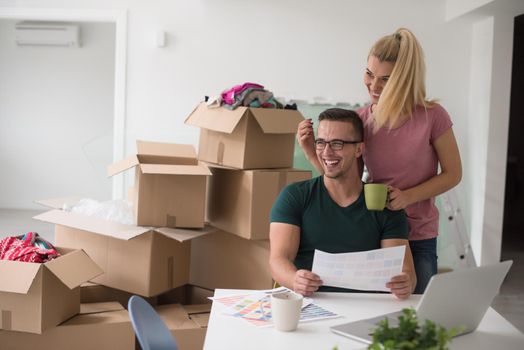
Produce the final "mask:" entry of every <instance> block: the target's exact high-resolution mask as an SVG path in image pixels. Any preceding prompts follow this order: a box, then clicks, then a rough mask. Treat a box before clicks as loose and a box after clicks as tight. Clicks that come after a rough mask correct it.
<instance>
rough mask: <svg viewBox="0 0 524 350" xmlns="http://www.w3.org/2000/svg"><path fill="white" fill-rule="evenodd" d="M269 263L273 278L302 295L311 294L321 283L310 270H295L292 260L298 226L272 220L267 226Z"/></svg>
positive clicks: (295, 250) (298, 242)
mask: <svg viewBox="0 0 524 350" xmlns="http://www.w3.org/2000/svg"><path fill="white" fill-rule="evenodd" d="M269 242H270V253H269V265H270V267H271V274H272V276H273V279H274V280H275V281H277V282H278V283H279V284H280V285H282V286H285V287H287V288H289V289H292V290H294V291H295V292H297V293H300V294H302V295H306V296H308V295H311V294H313V292H315V291H316V290H318V288H319V287H320V286H321V285H322V281H321V280H320V278H319V277H318V276H317V275H316V274H314V273H313V272H311V271H308V270H297V268H296V267H295V265H294V264H293V260H295V257H296V256H297V252H298V247H299V244H300V227H298V226H295V225H290V224H284V223H279V222H272V223H271V225H270V227H269Z"/></svg>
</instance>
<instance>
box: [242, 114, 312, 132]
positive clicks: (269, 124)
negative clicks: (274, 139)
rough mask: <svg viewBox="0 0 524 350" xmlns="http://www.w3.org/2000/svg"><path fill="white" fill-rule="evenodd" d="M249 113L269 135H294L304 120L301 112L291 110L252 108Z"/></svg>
mask: <svg viewBox="0 0 524 350" xmlns="http://www.w3.org/2000/svg"><path fill="white" fill-rule="evenodd" d="M249 111H250V112H251V113H252V114H253V116H254V117H255V119H256V120H257V122H258V125H260V127H261V128H262V130H263V131H264V132H265V133H268V134H294V133H296V132H297V127H298V124H299V123H300V122H301V121H302V120H304V117H302V114H300V112H299V111H294V110H289V109H267V108H250V109H249Z"/></svg>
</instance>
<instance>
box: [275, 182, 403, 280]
mask: <svg viewBox="0 0 524 350" xmlns="http://www.w3.org/2000/svg"><path fill="white" fill-rule="evenodd" d="M270 221H271V222H280V223H286V224H291V225H295V226H298V227H300V245H299V248H298V252H297V256H296V258H295V261H294V264H295V266H296V267H297V269H306V270H311V267H312V265H313V255H314V252H315V249H319V250H322V251H325V252H328V253H350V252H357V251H366V250H371V249H378V248H380V241H381V240H383V239H394V238H396V239H408V232H409V231H408V224H407V221H406V215H405V213H404V211H403V210H400V211H391V210H388V209H384V210H383V211H370V210H368V209H367V208H366V204H365V202H364V194H363V192H362V193H361V194H360V196H359V197H358V199H357V200H356V201H355V202H354V203H352V204H351V205H349V206H347V207H341V206H339V205H338V204H337V203H336V202H335V201H333V199H331V196H330V195H329V193H328V191H327V189H326V187H325V186H324V181H323V177H322V176H319V177H316V178H314V179H311V180H307V181H301V182H296V183H293V184H290V185H288V186H287V187H286V188H284V189H283V190H282V192H281V193H280V195H279V196H278V198H277V200H276V201H275V203H274V204H273V207H272V208H271V215H270Z"/></svg>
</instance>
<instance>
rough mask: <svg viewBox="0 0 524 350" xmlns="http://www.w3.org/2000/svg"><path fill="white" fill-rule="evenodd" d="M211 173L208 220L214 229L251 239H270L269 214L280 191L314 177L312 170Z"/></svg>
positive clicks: (227, 170)
mask: <svg viewBox="0 0 524 350" xmlns="http://www.w3.org/2000/svg"><path fill="white" fill-rule="evenodd" d="M211 171H212V173H213V176H211V177H210V178H209V183H208V201H207V202H208V207H207V219H208V220H209V222H210V224H211V225H212V226H215V227H217V228H219V229H221V230H223V231H226V232H230V233H234V234H236V235H238V236H241V237H244V238H248V239H269V213H270V211H271V207H272V206H273V203H274V202H275V200H276V199H277V197H278V195H279V193H280V191H281V190H282V189H283V188H284V187H285V186H286V185H288V184H290V183H292V182H297V181H302V180H307V179H310V178H311V171H309V170H307V171H306V170H298V169H264V170H233V169H225V168H218V167H212V168H211Z"/></svg>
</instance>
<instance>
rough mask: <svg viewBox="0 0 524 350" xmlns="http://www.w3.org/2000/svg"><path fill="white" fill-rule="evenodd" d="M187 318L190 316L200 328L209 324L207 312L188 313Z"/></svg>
mask: <svg viewBox="0 0 524 350" xmlns="http://www.w3.org/2000/svg"><path fill="white" fill-rule="evenodd" d="M189 318H191V320H192V321H193V322H195V323H196V324H197V325H199V326H200V328H207V325H208V324H209V312H206V313H201V314H191V315H189Z"/></svg>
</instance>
